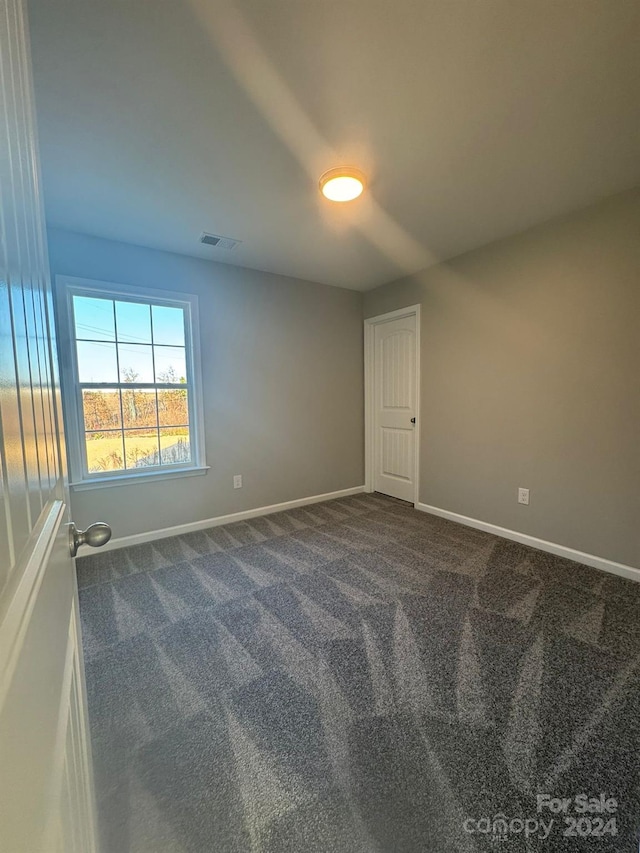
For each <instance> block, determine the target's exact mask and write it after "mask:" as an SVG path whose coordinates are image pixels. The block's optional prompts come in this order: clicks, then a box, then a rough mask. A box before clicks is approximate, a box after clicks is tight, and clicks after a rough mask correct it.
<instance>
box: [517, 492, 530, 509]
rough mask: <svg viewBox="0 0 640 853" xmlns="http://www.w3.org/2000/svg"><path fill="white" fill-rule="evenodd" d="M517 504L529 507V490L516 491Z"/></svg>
mask: <svg viewBox="0 0 640 853" xmlns="http://www.w3.org/2000/svg"><path fill="white" fill-rule="evenodd" d="M518 503H519V504H524V505H525V506H529V489H518Z"/></svg>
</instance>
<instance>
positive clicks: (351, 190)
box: [319, 166, 365, 201]
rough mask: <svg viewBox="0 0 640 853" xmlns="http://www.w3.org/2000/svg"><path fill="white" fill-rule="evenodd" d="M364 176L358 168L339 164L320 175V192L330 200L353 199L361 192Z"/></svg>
mask: <svg viewBox="0 0 640 853" xmlns="http://www.w3.org/2000/svg"><path fill="white" fill-rule="evenodd" d="M364 184H365V178H364V175H363V174H362V172H360V171H359V170H358V169H352V168H351V167H350V166H340V167H338V168H337V169H329V171H328V172H325V173H324V175H322V176H321V177H320V181H319V186H320V192H321V193H322V195H323V196H325V198H328V199H329V200H330V201H353V199H354V198H358V196H359V195H360V194H361V193H362V190H363V189H364Z"/></svg>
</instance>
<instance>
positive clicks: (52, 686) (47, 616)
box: [0, 0, 96, 853]
mask: <svg viewBox="0 0 640 853" xmlns="http://www.w3.org/2000/svg"><path fill="white" fill-rule="evenodd" d="M39 185H40V181H39V168H38V159H37V143H36V134H35V122H34V114H33V96H32V88H31V66H30V58H29V43H28V34H27V22H26V19H25V11H24V7H23V0H1V2H0V187H1V190H2V191H1V193H0V849H1V850H2V851H3V853H41V852H42V853H56V852H57V851H60V853H62V851H64V853H75V851H78V853H92V851H95V850H96V843H95V830H94V812H93V793H92V779H91V769H90V768H91V764H90V751H89V745H88V739H87V729H86V709H85V695H84V681H83V669H82V658H81V655H80V651H79V636H78V615H77V614H78V608H77V590H76V581H75V572H74V561H73V559H72V558H71V555H70V551H69V530H68V527H67V522H68V510H67V504H68V501H67V490H66V477H65V460H64V450H63V448H64V442H63V440H62V435H61V424H62V419H61V416H60V409H59V401H60V394H59V385H58V369H57V362H56V354H55V342H54V340H53V315H52V300H51V292H50V287H49V273H48V262H47V254H46V241H45V230H44V219H43V212H42V205H41V198H40V189H39Z"/></svg>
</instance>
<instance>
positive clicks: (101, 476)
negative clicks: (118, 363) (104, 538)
mask: <svg viewBox="0 0 640 853" xmlns="http://www.w3.org/2000/svg"><path fill="white" fill-rule="evenodd" d="M56 296H57V309H58V310H57V319H58V337H59V354H60V365H61V380H62V403H63V411H64V418H65V430H66V440H67V455H68V458H69V470H70V478H71V482H70V486H71V488H72V489H74V490H80V489H94V488H101V487H105V486H122V485H125V484H127V483H133V482H138V481H141V480H142V481H148V480H157V479H173V478H175V477H187V476H193V475H197V474H205V473H206V472H207V470H208V466H207V464H206V460H205V438H204V411H203V404H202V363H201V359H200V334H199V329H200V324H199V315H198V297H197V296H196V295H195V294H191V293H181V292H174V291H169V290H156V289H152V288H148V287H137V286H132V285H127V284H114V283H112V282H105V281H93V280H91V279H84V278H76V277H72V276H56ZM74 296H88V297H94V298H95V297H103V298H106V299H113V300H117V299H119V298H125V299H126V300H128V301H129V302H138V303H141V304H144V305H148V304H152V305H161V306H167V307H170V308H178V307H179V308H182V309H183V310H184V311H185V319H186V322H185V358H186V366H187V390H188V392H189V393H188V408H189V443H190V449H191V461H190V462H186V463H184V464H179V463H172V464H169V465H157V466H156V465H154V466H153V467H149V468H140V469H139V470H133V469H131V468H128V469H124V470H122V471H105V472H103V473H98V472H93V471H92V472H89V470H88V465H87V461H86V446H85V437H84V435H85V428H84V414H83V404H82V386H81V383H80V379H79V373H78V359H77V349H76V336H75V325H74V314H73V297H74ZM82 385H83V386H86V385H87V383H82ZM100 385H105V386H108V387H116V388H122V387H124V388H126V387H127V385H128V383H122V382H120V381H119V382H108V383H106V382H105V383H95V387H96V388H99V387H100ZM138 385H140V387H145V386H146V387H149V388H151V387H154V388H156V387H160V386H161V385H163V383H153V384H152V383H136V387H138ZM163 387H164V385H163ZM166 387H167V389H172V388H173V389H175V388H184V387H185V386H184V385H183V384H180V385H177V384H169V383H167V385H166Z"/></svg>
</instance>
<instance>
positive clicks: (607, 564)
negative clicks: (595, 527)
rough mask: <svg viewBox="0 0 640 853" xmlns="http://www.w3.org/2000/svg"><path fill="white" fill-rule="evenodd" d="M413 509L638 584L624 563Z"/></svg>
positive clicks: (637, 574)
mask: <svg viewBox="0 0 640 853" xmlns="http://www.w3.org/2000/svg"><path fill="white" fill-rule="evenodd" d="M415 507H416V509H419V510H420V512H428V513H430V514H431V515H438V516H440V518H447V519H448V520H449V521H456V522H457V523H458V524H464V525H466V526H467V527H475V528H476V529H477V530H484V531H485V532H486V533H493V534H494V535H495V536H501V537H502V538H503V539H512V540H513V541H514V542H520V543H521V544H522V545H530V546H531V547H532V548H538V550H540V551H548V552H549V553H550V554H555V555H556V556H557V557H565V558H566V559H567V560H573V561H574V562H575V563H583V564H584V565H587V566H593V568H594V569H602V571H605V572H610V573H611V574H613V575H620V577H623V578H628V579H629V580H632V581H637V582H640V569H637V568H634V567H633V566H626V565H624V563H615V562H614V561H613V560H607V559H605V558H604V557H596V556H595V555H594V554H587V553H585V552H584V551H576V550H575V549H574V548H567V547H566V545H558V544H557V543H556V542H547V541H546V539H538V538H537V537H536V536H529V535H528V534H527V533H519V532H518V531H517V530H508V529H507V528H506V527H498V525H497V524H489V522H487V521H480V520H479V519H477V518H469V516H467V515H459V514H458V513H457V512H450V511H449V510H448V509H440V508H439V507H437V506H429V505H428V504H422V503H417V504H416V505H415Z"/></svg>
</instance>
